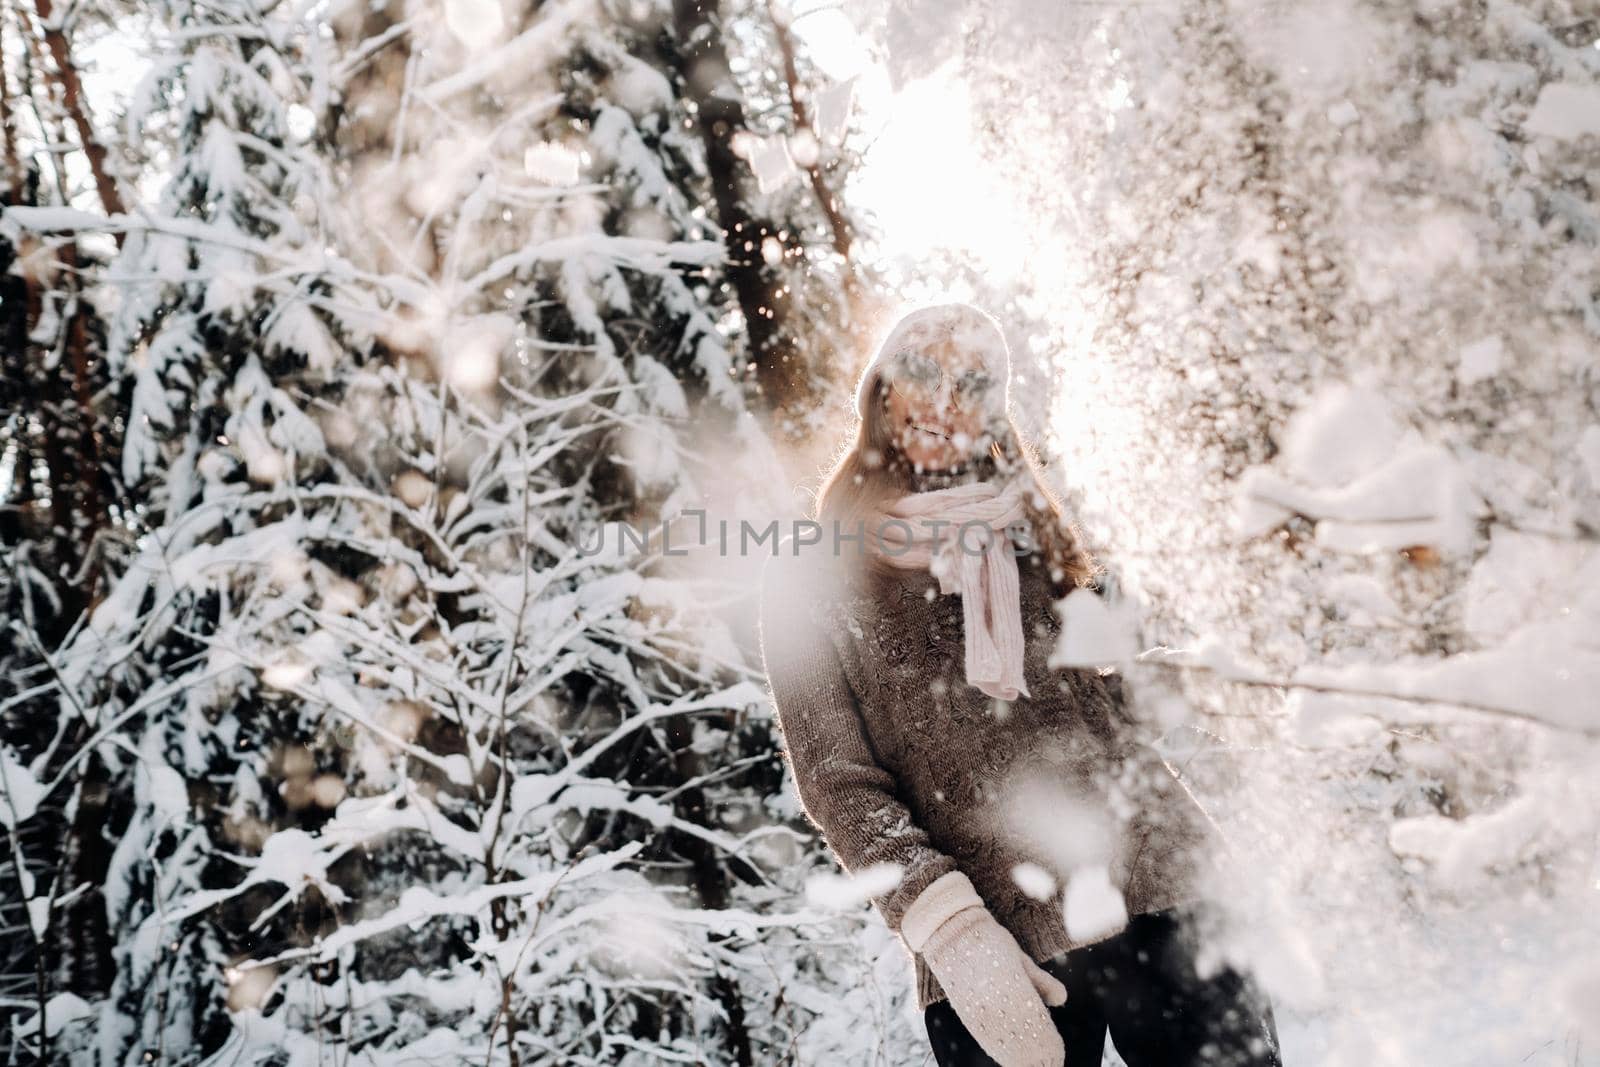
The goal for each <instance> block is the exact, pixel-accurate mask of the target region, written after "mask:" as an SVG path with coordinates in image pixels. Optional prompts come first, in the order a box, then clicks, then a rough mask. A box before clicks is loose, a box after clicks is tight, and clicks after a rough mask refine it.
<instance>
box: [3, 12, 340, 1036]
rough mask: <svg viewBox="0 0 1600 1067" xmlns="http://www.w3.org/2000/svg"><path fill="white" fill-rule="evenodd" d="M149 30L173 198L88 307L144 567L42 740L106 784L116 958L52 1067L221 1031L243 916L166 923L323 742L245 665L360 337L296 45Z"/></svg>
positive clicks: (315, 475)
mask: <svg viewBox="0 0 1600 1067" xmlns="http://www.w3.org/2000/svg"><path fill="white" fill-rule="evenodd" d="M154 14H155V15H156V16H157V18H156V21H157V22H158V24H159V26H160V30H161V34H160V37H159V38H158V40H157V41H156V47H157V49H158V52H157V54H156V55H155V56H154V57H153V68H152V73H151V75H150V76H149V78H148V79H147V80H146V81H145V83H144V84H143V85H141V86H140V87H139V89H138V90H137V91H136V92H135V94H134V97H133V102H132V104H131V105H130V111H129V113H128V114H127V115H126V116H125V121H126V123H127V129H128V131H129V132H130V134H131V136H130V137H129V141H130V142H133V143H136V144H137V145H138V151H135V152H131V153H130V155H131V156H132V157H133V158H134V159H135V160H136V161H137V162H138V163H140V164H142V165H144V166H146V167H148V168H150V169H152V170H154V171H155V172H156V173H157V174H160V172H161V169H163V168H164V169H165V173H166V179H167V180H166V182H165V183H164V188H163V190H162V193H161V199H160V201H159V202H158V203H156V204H153V205H150V206H148V207H147V208H146V209H145V210H144V211H142V212H141V213H140V214H139V221H137V222H135V221H133V220H132V219H127V218H119V219H116V220H115V222H116V226H117V227H118V228H119V229H120V228H121V227H124V226H128V227H131V232H130V233H128V235H127V238H126V242H125V244H124V247H123V249H122V251H121V254H120V255H119V256H118V257H117V259H116V260H115V261H114V263H113V264H112V266H111V268H110V270H109V271H108V275H109V276H110V277H109V278H108V279H107V280H106V284H105V285H104V286H103V289H104V290H106V291H107V292H108V294H114V295H115V296H116V297H118V299H117V300H116V301H115V304H114V307H113V310H112V311H111V312H110V315H109V331H108V339H107V356H108V363H109V372H110V374H111V376H112V382H113V386H114V391H113V394H112V395H113V398H114V403H115V404H116V406H117V409H118V410H117V412H116V415H117V422H116V425H117V426H118V427H120V428H121V430H122V432H123V436H122V439H121V441H120V442H118V443H119V445H120V446H121V452H122V466H121V471H120V474H121V476H122V482H123V485H124V489H125V492H126V493H127V494H128V495H129V497H130V499H131V500H132V501H134V503H135V506H134V507H133V508H131V509H130V510H129V512H128V514H127V515H125V516H124V522H125V523H126V525H127V527H128V530H129V537H130V539H131V540H132V544H133V548H132V549H131V550H130V551H129V553H128V556H129V559H128V560H127V561H126V566H125V569H124V570H123V572H122V573H121V574H119V575H118V576H117V578H116V581H115V583H114V584H113V585H112V587H111V588H110V590H109V591H108V593H107V595H106V596H105V597H104V599H102V600H101V601H100V602H99V603H98V604H97V605H96V606H95V607H94V609H93V610H92V612H91V614H90V616H89V618H88V619H87V620H85V621H84V623H83V624H82V625H80V626H79V627H78V628H77V629H76V631H75V632H74V634H73V635H72V639H71V641H70V642H69V643H68V645H67V646H66V647H64V648H62V649H60V650H58V651H56V652H55V654H54V660H55V664H56V669H57V672H58V673H57V674H56V677H55V679H54V680H55V685H54V699H55V701H56V704H57V706H58V713H57V716H56V717H57V719H58V720H59V725H58V726H56V727H52V728H53V729H56V730H58V731H59V736H69V737H70V736H78V740H79V747H77V748H76V749H75V752H74V755H73V758H72V760H70V761H68V763H69V765H70V764H74V763H76V764H83V763H86V762H93V761H99V762H102V763H103V764H104V765H105V767H106V775H107V778H108V781H107V782H106V783H105V791H106V793H107V796H106V799H105V803H106V809H107V815H106V817H105V820H104V823H103V824H102V825H96V826H95V827H94V828H93V829H94V831H95V832H96V833H97V834H98V835H100V837H101V838H102V840H101V841H99V842H94V843H87V842H86V843H85V844H84V847H92V844H98V845H99V846H100V847H102V848H104V849H107V850H111V849H114V852H113V853H112V855H111V857H110V870H109V872H107V873H105V874H104V875H103V878H102V879H97V880H96V881H95V883H94V884H92V885H80V886H76V887H72V888H75V889H76V890H77V892H78V893H80V894H82V893H85V892H87V893H88V894H89V896H90V899H93V900H95V901H96V903H97V904H98V906H100V907H101V908H102V909H103V911H104V913H105V914H106V915H107V917H108V922H109V926H110V929H111V930H113V931H115V933H116V936H117V937H118V942H117V944H116V945H115V947H114V949H113V951H112V961H111V962H112V965H113V966H114V967H115V976H114V978H113V980H112V982H111V983H110V989H109V991H108V992H107V993H106V995H105V996H104V997H100V998H96V997H95V994H96V992H98V991H97V990H95V989H93V988H89V987H84V986H81V985H80V986H76V987H74V986H72V985H71V984H66V985H65V987H64V988H60V989H58V990H55V991H53V995H52V997H51V1005H52V1016H53V1018H52V1028H54V1027H56V1026H57V1025H58V1023H59V1032H58V1033H57V1035H56V1037H55V1041H56V1042H58V1047H57V1048H55V1049H53V1050H52V1051H53V1052H54V1053H56V1054H58V1055H59V1054H66V1055H69V1056H70V1057H71V1058H73V1059H75V1060H79V1061H84V1062H88V1061H90V1060H93V1061H96V1062H102V1063H124V1062H128V1063H132V1062H149V1061H151V1060H152V1059H154V1060H159V1061H167V1060H170V1061H175V1062H191V1061H193V1060H195V1059H197V1058H198V1057H200V1056H201V1055H203V1054H204V1053H206V1052H208V1051H211V1050H214V1049H215V1048H216V1047H218V1046H219V1045H220V1044H221V1042H222V1040H223V1038H224V1037H225V1035H226V1032H227V1030H228V1029H229V1026H230V1022H229V1018H228V1015H227V1013H226V1008H227V1006H228V1002H229V996H230V990H229V988H228V986H227V984H226V982H225V981H224V975H225V968H226V965H227V964H228V963H229V962H230V961H231V960H232V959H233V958H234V957H235V956H237V955H239V954H241V953H242V952H243V951H244V949H243V948H242V946H243V945H245V944H247V943H249V942H250V941H251V940H253V938H254V936H255V931H252V930H251V929H249V927H248V923H249V921H250V919H251V918H253V917H254V913H253V912H242V911H241V910H240V909H234V910H233V911H232V912H224V911H222V910H218V911H217V912H216V913H214V914H212V915H209V916H208V917H207V919H208V920H209V921H202V922H192V923H188V924H169V923H168V922H167V919H168V916H169V914H170V913H171V912H172V910H173V908H174V907H175V906H176V905H177V904H178V903H179V902H181V901H185V900H188V899H189V898H190V895H191V894H193V893H196V892H203V891H206V890H209V889H214V888H216V887H218V886H224V885H231V884H233V883H234V882H235V881H237V879H238V871H239V859H238V858H237V856H238V854H239V853H240V852H242V851H248V849H249V848H250V842H249V841H248V834H245V833H241V832H239V830H238V828H237V827H235V826H233V825H232V824H231V821H230V820H229V818H228V815H229V810H228V806H227V805H228V802H229V801H230V800H231V799H232V794H233V793H234V792H235V790H236V789H244V788H245V787H244V785H243V783H249V784H250V785H251V786H257V783H258V782H259V781H260V780H261V779H263V778H266V777H267V776H268V774H269V769H270V768H271V766H272V761H273V760H274V758H275V755H274V754H275V752H276V751H277V748H278V747H279V746H280V745H283V744H285V743H293V742H297V741H299V740H301V739H302V738H304V737H306V735H307V732H308V729H309V728H311V727H314V726H315V725H316V723H315V720H309V719H308V718H307V717H305V716H303V715H302V714H301V712H300V709H298V708H295V707H292V706H289V705H287V704H285V703H283V702H277V703H274V702H272V701H270V700H264V699H262V697H263V691H262V688H263V687H262V684H261V681H260V680H259V677H258V675H257V673H256V672H255V671H254V670H252V669H251V665H250V662H249V659H248V655H249V654H250V652H251V651H253V650H254V649H256V648H257V647H259V646H261V645H268V646H270V645H273V644H275V643H278V642H282V641H285V640H288V639H289V638H290V637H291V636H293V635H295V632H296V627H299V628H300V630H301V631H303V630H304V626H303V624H302V622H301V620H300V617H299V616H297V615H295V614H294V607H295V605H294V599H295V597H294V595H293V594H294V593H295V590H293V589H288V590H287V591H285V589H284V587H285V586H287V584H288V583H287V582H286V581H285V579H284V577H283V574H282V571H281V564H282V563H283V558H282V555H281V553H282V552H284V551H287V550H288V549H289V548H291V547H292V546H293V545H294V544H295V542H296V541H297V540H298V538H299V530H300V529H301V528H302V527H303V525H305V524H306V523H309V522H313V521H315V519H314V517H313V516H314V514H315V513H316V512H317V511H319V510H326V509H319V507H318V506H317V504H316V502H315V501H316V498H314V497H313V498H311V500H310V501H305V502H302V501H300V500H298V499H297V496H296V494H297V492H298V491H299V490H301V489H302V488H305V487H309V486H312V485H316V484H320V483H325V482H329V481H332V480H334V478H335V476H336V473H337V472H336V471H333V470H332V469H331V467H330V464H329V461H328V458H327V456H326V454H325V452H324V448H323V441H322V438H321V435H320V432H319V431H318V429H317V427H316V425H315V423H313V422H312V421H311V420H310V419H309V418H307V416H306V415H305V413H304V411H303V410H302V404H304V403H305V402H306V401H307V399H308V398H309V397H310V396H314V395H316V394H317V393H318V392H319V391H320V390H322V389H323V388H325V387H326V386H327V383H328V380H329V374H330V372H331V371H332V370H333V369H334V367H335V365H336V364H338V363H339V362H341V361H342V359H343V358H344V353H345V350H346V349H345V345H344V344H343V343H342V342H341V340H340V339H339V336H338V335H339V333H340V332H342V331H343V330H345V329H346V326H344V325H341V323H342V322H343V316H344V315H346V314H347V313H348V314H351V315H353V317H354V319H355V321H356V323H357V325H356V326H355V327H354V329H355V330H359V321H360V315H361V309H360V308H359V307H356V306H355V305H353V304H346V303H341V301H344V300H345V299H346V298H345V297H344V296H341V295H340V294H339V292H338V285H337V283H336V282H334V281H331V280H330V279H331V278H332V273H331V272H330V271H329V270H328V267H327V260H326V256H325V254H324V250H325V248H326V247H327V244H328V243H332V242H333V240H334V239H333V237H332V236H331V234H330V230H329V229H328V227H327V225H326V224H325V223H324V222H322V221H321V220H319V219H318V217H317V216H318V213H319V209H320V207H321V206H322V205H323V204H325V203H326V202H327V199H328V196H327V194H328V191H329V187H328V185H327V183H326V181H325V180H324V179H322V178H321V177H320V176H319V172H318V167H317V164H316V162H315V158H314V156H313V155H312V154H310V153H308V152H306V151H305V149H304V145H303V143H301V140H302V139H301V138H298V137H296V136H295V134H294V133H293V132H292V131H291V121H290V117H289V110H290V107H291V104H292V103H293V102H294V101H295V99H296V97H297V96H299V95H303V94H305V93H306V92H307V84H308V82H309V81H310V80H311V79H310V78H309V77H308V76H307V75H306V73H305V70H304V67H303V66H302V65H301V64H300V62H299V61H300V59H301V58H302V57H301V56H300V54H299V52H298V51H297V49H298V47H299V46H300V45H301V44H302V43H303V40H304V30H305V27H303V26H296V25H295V24H293V23H291V22H288V21H285V20H284V19H283V18H282V17H281V16H280V17H279V18H277V19H272V18H269V17H266V16H262V15H261V14H260V13H259V12H258V10H257V9H256V7H255V6H254V5H251V4H228V5H222V6H217V5H208V6H204V7H193V6H191V5H188V4H182V3H180V4H173V5H158V6H157V8H156V9H155V12H154ZM297 34H298V35H300V36H299V37H298V39H297ZM67 221H68V222H71V220H67ZM77 225H78V226H79V227H83V228H93V226H94V224H93V222H92V221H83V220H80V221H78V222H77ZM350 299H359V297H358V296H351V297H350ZM275 568H278V569H275ZM274 582H277V583H278V584H279V587H278V588H276V589H275V588H274V584H273V583H274ZM300 593H301V596H302V598H303V595H304V590H300ZM35 725H36V727H37V726H39V725H42V724H38V723H36V724H35ZM74 731H76V733H74ZM60 777H61V773H60V772H58V773H57V775H56V776H55V777H54V778H51V779H50V784H51V785H52V786H53V787H54V786H55V783H56V782H57V781H59V780H60ZM57 788H58V787H57ZM70 977H71V976H63V981H64V982H66V981H67V980H69V979H70ZM80 994H81V995H80ZM94 1000H98V1003H92V1004H91V1003H90V1001H94ZM57 1015H59V1016H60V1019H59V1020H58V1019H56V1018H54V1016H57ZM19 1040H22V1041H26V1036H25V1035H22V1034H19ZM34 1052H35V1053H37V1052H38V1050H37V1048H35V1049H34Z"/></svg>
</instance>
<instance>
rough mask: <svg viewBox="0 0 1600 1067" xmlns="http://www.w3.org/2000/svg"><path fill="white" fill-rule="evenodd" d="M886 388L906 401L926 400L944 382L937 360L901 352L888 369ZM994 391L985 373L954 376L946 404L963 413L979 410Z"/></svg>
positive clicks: (986, 372)
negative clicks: (887, 386)
mask: <svg viewBox="0 0 1600 1067" xmlns="http://www.w3.org/2000/svg"><path fill="white" fill-rule="evenodd" d="M888 378H889V387H890V388H891V389H893V390H894V391H895V392H897V393H899V394H900V395H901V396H903V397H906V398H907V399H927V398H930V397H932V396H933V394H934V393H936V392H938V391H939V384H940V383H941V382H943V381H944V379H945V370H944V367H943V366H941V365H940V364H939V361H938V360H934V359H929V358H928V357H927V356H924V355H922V354H921V353H918V352H901V353H900V354H899V355H897V356H896V357H895V358H894V361H893V362H892V363H891V364H890V366H889V374H888ZM993 389H994V376H993V375H992V374H990V373H989V372H988V371H986V370H969V371H965V372H963V373H961V374H959V375H957V376H956V377H955V378H954V379H953V381H952V384H951V386H950V402H951V403H952V404H954V405H955V406H956V407H958V408H962V409H964V410H969V411H970V410H974V409H977V408H979V407H982V406H983V404H984V402H985V401H986V400H987V399H988V397H989V394H990V392H991V391H992V390H993Z"/></svg>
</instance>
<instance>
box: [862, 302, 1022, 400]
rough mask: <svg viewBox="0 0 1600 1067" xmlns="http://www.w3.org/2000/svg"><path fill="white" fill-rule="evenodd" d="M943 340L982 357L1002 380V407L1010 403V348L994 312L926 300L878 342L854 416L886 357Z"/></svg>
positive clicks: (869, 395) (869, 396) (870, 393)
mask: <svg viewBox="0 0 1600 1067" xmlns="http://www.w3.org/2000/svg"><path fill="white" fill-rule="evenodd" d="M944 340H953V341H955V343H956V344H958V345H960V346H961V347H963V348H968V349H971V350H973V351H975V352H977V353H978V355H979V356H980V357H981V358H982V359H983V362H984V365H985V366H986V367H987V368H988V369H989V373H990V374H992V375H994V378H995V380H996V381H998V382H1001V383H1003V385H1004V393H1003V396H1002V399H1001V410H1006V409H1007V408H1009V407H1010V406H1011V349H1010V348H1009V347H1008V346H1007V345H1006V335H1005V331H1004V330H1002V329H1001V328H1000V323H998V322H997V321H995V318H994V316H993V315H991V314H989V313H988V312H987V311H984V310H983V309H982V308H979V307H974V306H973V305H971V304H966V303H960V302H951V303H945V304H929V305H926V306H923V307H919V308H916V309H914V310H912V311H909V312H907V313H906V314H904V315H902V316H901V317H900V319H899V320H898V321H896V322H895V324H894V326H893V327H891V328H890V330H889V332H888V334H887V335H886V336H885V337H884V339H883V340H882V341H881V342H880V343H879V345H878V349H877V351H876V352H874V353H873V354H872V358H871V359H870V360H868V361H867V365H866V367H865V369H863V370H862V372H861V379H860V380H859V381H858V382H857V383H856V418H858V419H860V418H865V417H866V411H867V405H868V404H869V403H871V401H872V396H873V391H874V390H875V389H876V388H877V383H878V378H879V377H880V376H881V375H882V374H883V371H884V369H885V368H886V367H887V366H888V365H889V361H890V360H891V359H893V358H894V357H895V356H897V355H899V354H900V353H901V352H902V351H905V350H907V349H910V350H913V351H917V350H922V349H926V348H928V347H930V346H932V345H933V344H936V343H938V342H940V341H944Z"/></svg>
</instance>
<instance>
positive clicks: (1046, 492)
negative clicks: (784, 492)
mask: <svg viewBox="0 0 1600 1067" xmlns="http://www.w3.org/2000/svg"><path fill="white" fill-rule="evenodd" d="M868 373H869V374H871V375H872V376H873V377H874V379H875V380H874V381H872V382H871V383H869V384H868V385H867V386H866V388H867V393H866V396H867V398H868V400H869V402H868V403H866V404H863V405H862V415H861V418H860V419H858V420H857V421H856V424H855V429H854V433H853V435H852V437H851V438H850V439H847V440H846V441H845V442H844V443H843V444H842V447H841V448H840V449H839V451H838V453H837V454H836V456H835V458H834V460H833V461H832V464H831V466H830V469H829V470H828V472H827V474H825V475H824V476H823V479H822V483H821V485H820V486H819V487H818V490H817V495H816V499H815V501H814V503H813V506H812V509H811V516H810V517H811V518H812V519H813V520H814V521H816V522H818V523H820V524H821V525H822V526H823V528H824V530H825V531H829V532H831V531H830V530H829V524H830V523H833V522H835V521H836V522H838V524H839V529H840V531H841V532H845V533H849V532H853V531H856V529H857V524H858V523H865V527H866V530H867V536H868V537H869V538H870V537H872V536H873V534H874V530H875V526H874V523H873V521H872V516H873V513H874V511H875V510H876V509H877V508H880V507H882V506H883V505H884V504H886V503H887V502H888V501H890V500H892V499H893V498H895V497H899V496H904V495H905V494H907V493H910V492H912V491H913V490H914V488H915V486H914V484H913V482H912V480H911V477H912V469H911V463H910V461H909V460H908V459H907V458H906V457H905V454H904V453H903V452H901V450H900V449H899V448H898V447H897V446H896V445H895V443H894V433H893V431H892V428H891V427H890V425H889V420H888V419H887V418H885V417H884V412H885V410H886V404H887V385H886V384H885V382H884V380H883V376H882V374H881V373H879V372H878V371H877V370H871V371H869V372H868ZM990 425H991V426H992V427H993V428H994V430H996V431H998V432H995V433H993V435H992V436H993V437H994V440H993V441H992V442H991V443H990V445H989V448H988V449H987V450H986V452H985V453H984V454H983V455H980V456H977V457H974V459H973V460H971V461H970V462H971V464H972V466H973V467H974V473H977V474H979V475H980V476H985V477H992V478H993V480H995V481H997V482H999V483H1001V484H1008V483H1010V482H1011V481H1013V480H1018V481H1020V482H1021V483H1022V485H1023V488H1024V490H1025V491H1024V492H1023V494H1022V506H1023V511H1024V513H1025V514H1026V516H1027V519H1028V523H1029V526H1030V527H1031V533H1032V538H1031V540H1032V552H1034V553H1039V554H1042V556H1043V559H1044V563H1045V565H1046V566H1047V567H1048V569H1049V575H1050V582H1051V587H1052V590H1053V592H1054V595H1055V597H1056V599H1060V598H1062V597H1064V596H1066V595H1067V594H1068V593H1070V592H1072V590H1073V589H1076V588H1090V587H1093V586H1094V585H1095V584H1096V581H1097V579H1098V578H1099V576H1100V575H1101V574H1103V573H1104V568H1103V567H1102V566H1100V564H1099V563H1098V562H1097V561H1096V560H1095V559H1094V558H1093V556H1091V555H1090V553H1089V551H1088V550H1087V549H1086V548H1085V547H1084V541H1085V539H1084V537H1083V536H1082V531H1081V529H1080V528H1079V526H1078V524H1077V523H1076V522H1075V521H1073V520H1072V519H1071V518H1069V517H1068V516H1067V514H1066V512H1065V509H1064V508H1063V507H1062V504H1061V501H1060V499H1059V498H1058V497H1057V495H1056V494H1055V493H1054V492H1053V491H1052V490H1051V488H1050V486H1049V484H1048V483H1047V482H1046V480H1045V475H1044V465H1043V462H1042V461H1041V459H1040V456H1039V450H1038V448H1037V446H1036V445H1034V444H1033V442H1031V441H1029V440H1028V439H1027V438H1025V437H1024V436H1023V434H1022V432H1021V431H1020V430H1019V429H1018V428H1017V424H1016V421H1015V420H1014V419H1013V418H1012V417H1011V413H1010V412H1009V411H1006V412H1003V413H996V414H994V415H993V416H991V422H990ZM860 555H861V556H862V557H864V558H865V564H864V566H865V568H866V569H867V570H868V571H887V570H889V569H890V568H891V567H892V566H893V565H892V564H890V563H888V562H886V561H885V560H883V559H881V558H879V557H878V555H877V554H876V553H874V552H871V551H863V552H861V553H860Z"/></svg>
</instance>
